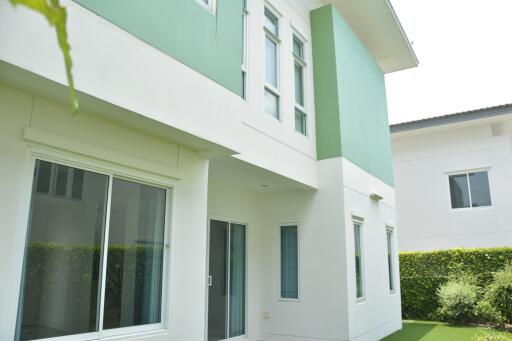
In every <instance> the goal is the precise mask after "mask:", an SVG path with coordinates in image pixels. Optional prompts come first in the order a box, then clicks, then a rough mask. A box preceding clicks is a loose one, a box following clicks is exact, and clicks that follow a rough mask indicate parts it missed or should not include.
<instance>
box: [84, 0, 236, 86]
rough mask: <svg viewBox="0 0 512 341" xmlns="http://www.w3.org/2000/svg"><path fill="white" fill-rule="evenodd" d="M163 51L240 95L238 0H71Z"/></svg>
mask: <svg viewBox="0 0 512 341" xmlns="http://www.w3.org/2000/svg"><path fill="white" fill-rule="evenodd" d="M74 1H75V2H77V3H79V4H81V5H82V6H84V7H86V8H88V9H89V10H91V11H93V12H95V13H97V14H98V15H99V16H101V17H103V18H104V19H106V20H108V21H110V22H112V23H113V24H114V25H116V26H118V27H120V28H122V29H124V30H126V31H127V32H129V33H130V34H132V35H134V36H135V37H137V38H139V39H141V40H143V41H145V42H147V43H148V44H150V45H151V46H153V47H155V48H157V49H159V50H160V51H162V52H163V53H165V54H167V55H169V56H171V57H173V58H175V59H177V60H179V61H180V62H182V63H183V64H185V65H187V66H189V67H191V68H192V69H194V70H196V71H198V72H200V73H201V74H203V75H205V76H206V77H209V78H210V79H212V80H214V81H216V82H217V83H219V84H221V85H223V86H224V87H226V88H227V89H229V90H231V91H233V92H235V93H236V94H238V95H242V71H241V60H242V51H243V50H242V49H243V42H242V41H243V38H242V0H217V8H216V12H215V14H214V13H211V12H210V11H208V10H207V9H205V8H204V7H203V6H202V5H201V4H200V3H199V1H198V0H150V1H140V0H74Z"/></svg>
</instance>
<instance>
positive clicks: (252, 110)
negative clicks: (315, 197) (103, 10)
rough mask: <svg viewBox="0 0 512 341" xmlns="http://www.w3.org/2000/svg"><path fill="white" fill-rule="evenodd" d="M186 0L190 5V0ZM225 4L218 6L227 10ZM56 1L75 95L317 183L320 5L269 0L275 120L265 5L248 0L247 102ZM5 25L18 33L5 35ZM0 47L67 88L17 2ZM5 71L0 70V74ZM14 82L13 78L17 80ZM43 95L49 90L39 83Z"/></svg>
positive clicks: (3, 4)
mask: <svg viewBox="0 0 512 341" xmlns="http://www.w3.org/2000/svg"><path fill="white" fill-rule="evenodd" d="M187 2H191V3H192V2H194V4H193V5H194V6H196V4H195V2H196V1H195V0H187ZM227 2H228V1H223V3H226V4H225V5H226V6H227ZM63 4H64V5H65V6H67V9H68V18H69V20H68V30H69V40H70V41H71V45H72V52H71V53H72V57H73V64H74V67H73V74H74V78H75V85H76V87H77V89H78V90H79V91H81V92H83V93H86V94H89V95H91V96H93V97H95V98H98V99H101V100H103V101H105V102H108V103H112V104H114V105H116V106H118V107H120V108H124V109H127V110H130V111H132V112H135V113H137V114H139V115H142V116H145V117H148V118H150V119H153V120H155V121H157V122H162V123H164V124H166V125H169V126H171V127H173V128H175V129H179V130H181V131H184V132H187V133H190V134H192V135H194V136H197V137H199V138H202V139H205V140H208V141H211V142H214V143H217V144H219V145H222V146H225V147H227V148H230V149H232V150H234V151H236V152H237V153H239V154H238V155H237V158H239V159H242V160H244V161H246V162H248V163H251V164H254V165H257V166H259V167H262V168H265V169H269V170H271V171H273V172H275V173H278V174H281V175H283V176H286V177H288V178H290V179H293V180H295V181H298V182H301V183H303V184H305V185H307V186H310V187H316V185H317V167H316V147H315V145H316V142H315V141H316V139H315V105H314V96H313V68H312V65H311V61H312V56H311V29H310V22H309V11H310V10H311V9H312V8H315V7H317V6H319V5H320V4H321V1H320V0H311V1H307V2H300V3H298V2H297V3H296V2H289V1H285V0H276V1H272V6H273V7H275V8H276V10H277V11H278V12H279V13H281V15H282V17H281V18H280V30H281V39H282V41H281V44H280V55H279V62H280V72H279V77H280V79H279V80H280V83H281V84H282V85H283V86H282V89H281V106H282V107H281V109H282V110H281V112H282V120H281V121H278V120H276V119H275V118H273V117H271V116H270V115H267V114H265V113H264V101H263V95H264V92H263V84H264V74H265V73H264V31H263V8H264V3H263V1H249V2H248V5H249V8H248V9H249V12H250V14H249V19H248V30H247V32H248V33H247V34H248V41H249V42H250V43H249V46H248V57H247V58H248V62H247V77H248V78H247V79H248V80H247V81H248V84H247V99H246V100H243V99H242V98H240V96H238V95H237V94H235V93H233V92H230V91H226V88H225V87H224V86H222V85H220V84H218V83H216V82H214V81H212V80H211V79H209V78H207V77H206V76H204V75H202V74H200V73H198V72H197V71H195V70H193V69H191V68H190V67H188V66H186V65H184V64H183V63H181V62H180V61H179V60H176V59H174V58H172V57H169V56H168V55H166V54H164V53H162V52H161V51H159V50H157V49H156V48H152V47H151V46H148V44H146V43H144V42H143V41H141V40H140V39H138V38H136V37H135V36H133V35H130V34H129V33H127V32H126V31H124V30H123V29H121V28H119V27H118V26H116V25H114V24H112V23H110V22H108V21H106V20H105V19H103V18H101V17H99V16H98V15H96V14H95V13H93V12H91V11H89V10H88V9H86V8H84V7H82V6H80V5H78V4H76V3H75V2H73V1H68V0H65V1H63ZM199 9H201V8H199ZM201 10H202V9H201ZM240 15H241V13H240ZM12 27H16V28H17V29H16V30H14V31H13V30H12V29H11V28H12ZM293 30H295V31H296V32H298V33H300V35H302V36H303V37H304V39H305V41H306V44H305V54H306V61H307V63H308V66H307V67H306V83H305V84H306V88H307V91H306V109H307V114H308V120H309V121H308V122H309V127H308V128H309V129H308V131H309V134H308V136H304V135H302V134H300V133H297V132H296V131H295V116H294V115H295V114H294V103H295V99H294V88H293V84H294V78H293V77H294V75H293V65H294V64H293V55H292V33H293ZM0 41H1V42H2V44H1V45H0V60H2V61H3V62H5V63H8V64H9V65H14V66H16V67H19V68H21V69H24V70H28V71H30V72H33V73H36V74H38V75H41V76H42V77H44V78H47V79H49V80H52V81H55V82H57V83H60V84H67V81H66V78H65V73H64V66H63V64H62V63H61V60H62V56H61V54H60V50H59V48H58V45H57V41H56V39H55V33H54V31H53V30H52V29H51V28H49V27H48V24H47V23H46V21H45V20H44V18H43V17H42V16H40V15H39V14H37V13H34V12H33V11H29V10H27V9H25V8H23V7H22V6H18V7H16V8H13V7H12V6H11V4H10V3H9V2H8V1H6V0H0ZM20 42H23V44H20ZM34 55H37V56H38V58H33V56H34ZM5 67H6V66H5V65H3V64H0V76H2V73H3V69H4V68H5ZM12 78H14V80H15V81H21V77H20V76H19V75H17V74H16V75H14V76H12ZM28 83H29V84H27V85H28V86H34V85H35V84H34V82H28ZM42 90H47V87H46V86H44V85H43V86H42ZM64 93H65V94H66V95H67V93H66V92H65V91H64ZM65 99H66V100H67V98H66V97H65ZM269 150H272V151H274V153H268V151H269Z"/></svg>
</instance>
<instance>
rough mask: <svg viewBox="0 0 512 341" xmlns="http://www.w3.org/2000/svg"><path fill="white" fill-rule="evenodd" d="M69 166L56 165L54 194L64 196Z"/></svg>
mask: <svg viewBox="0 0 512 341" xmlns="http://www.w3.org/2000/svg"><path fill="white" fill-rule="evenodd" d="M68 173H69V167H66V166H60V165H58V166H57V181H56V182H55V195H60V196H63V197H64V196H66V191H67V185H68Z"/></svg>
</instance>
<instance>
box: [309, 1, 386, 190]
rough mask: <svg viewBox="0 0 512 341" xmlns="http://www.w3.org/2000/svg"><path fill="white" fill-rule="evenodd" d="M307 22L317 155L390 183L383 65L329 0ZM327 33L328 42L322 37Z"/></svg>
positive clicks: (325, 37)
mask: <svg viewBox="0 0 512 341" xmlns="http://www.w3.org/2000/svg"><path fill="white" fill-rule="evenodd" d="M311 22H312V30H313V49H314V51H313V57H314V58H315V57H316V58H315V59H314V63H315V66H314V72H315V102H316V103H317V105H316V116H317V153H318V158H319V159H325V158H330V157H336V156H340V155H341V156H343V157H344V158H346V159H347V160H349V161H351V162H353V163H354V164H356V165H358V166H359V167H361V168H362V169H364V170H365V171H367V172H369V173H370V174H372V175H374V176H376V177H377V178H379V179H381V180H382V181H384V182H385V183H387V184H389V185H393V172H392V155H391V140H390V134H389V127H388V116H387V104H386V89H385V84H384V74H383V72H382V70H381V69H380V68H379V66H378V65H377V64H376V62H375V60H374V59H373V57H372V56H371V55H370V53H369V52H368V50H367V49H366V47H365V46H364V45H363V44H362V42H361V41H360V40H359V39H358V37H357V36H356V35H355V34H354V32H353V31H352V30H351V28H350V26H349V25H348V24H347V23H346V22H345V20H344V19H343V17H342V16H341V15H340V14H339V13H338V12H337V10H336V9H335V8H334V7H333V6H332V5H327V6H324V7H321V8H319V9H317V10H315V11H313V12H312V13H311ZM331 36H332V37H333V38H331ZM331 39H332V40H333V41H332V43H331V45H329V43H327V42H326V41H327V40H331ZM315 40H316V41H315ZM324 42H325V43H324ZM332 59H334V61H332ZM317 64H322V65H317ZM317 70H319V72H317ZM333 78H335V79H334V80H333ZM333 92H335V93H334V94H333ZM319 102H320V103H319ZM326 103H328V104H326ZM335 103H336V104H337V105H338V106H337V112H336V114H337V115H336V116H337V117H334V116H335V115H334V113H333V110H334V104H335ZM338 129H339V131H338ZM336 140H337V141H336ZM336 143H339V145H340V147H339V153H337V152H338V149H337V148H336V147H337V145H336ZM333 146H334V147H333Z"/></svg>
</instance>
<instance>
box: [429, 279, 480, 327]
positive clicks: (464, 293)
mask: <svg viewBox="0 0 512 341" xmlns="http://www.w3.org/2000/svg"><path fill="white" fill-rule="evenodd" d="M477 294H478V287H477V286H476V285H475V280H474V279H473V278H471V276H460V277H458V278H453V279H451V280H449V281H448V282H446V283H445V284H443V285H441V286H440V287H439V289H437V297H438V299H439V304H440V305H441V308H440V309H439V313H440V316H442V317H444V319H445V320H446V321H450V322H455V323H464V322H469V321H470V320H472V319H473V317H474V315H475V313H474V311H475V304H476V301H477Z"/></svg>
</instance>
